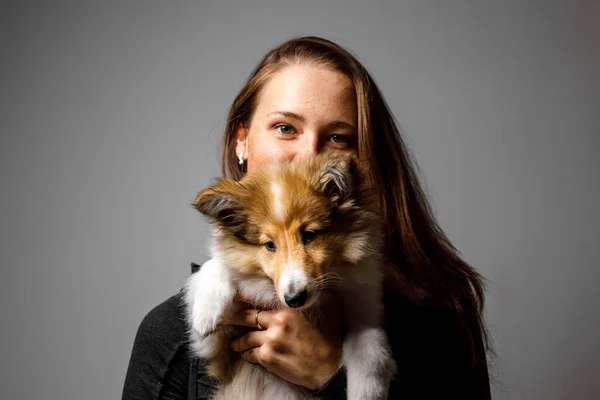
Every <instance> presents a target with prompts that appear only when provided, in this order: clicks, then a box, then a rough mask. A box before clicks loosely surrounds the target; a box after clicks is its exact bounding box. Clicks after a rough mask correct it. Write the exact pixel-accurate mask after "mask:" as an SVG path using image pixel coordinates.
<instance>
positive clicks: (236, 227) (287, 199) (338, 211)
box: [184, 154, 396, 400]
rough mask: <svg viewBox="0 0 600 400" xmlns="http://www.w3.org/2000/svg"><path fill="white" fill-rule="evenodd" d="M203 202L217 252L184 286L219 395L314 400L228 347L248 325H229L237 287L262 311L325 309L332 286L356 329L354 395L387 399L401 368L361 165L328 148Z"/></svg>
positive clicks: (196, 337)
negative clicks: (391, 340)
mask: <svg viewBox="0 0 600 400" xmlns="http://www.w3.org/2000/svg"><path fill="white" fill-rule="evenodd" d="M194 205H195V207H196V209H197V210H198V211H200V212H201V213H203V214H204V215H206V216H207V217H208V219H209V221H210V223H211V226H212V228H213V236H212V245H211V249H210V250H211V256H212V258H211V259H210V260H209V261H207V262H206V263H204V265H203V266H202V268H201V269H200V270H199V271H198V272H197V273H195V274H193V275H192V276H191V277H190V278H189V279H188V281H187V282H186V284H185V285H184V294H185V296H184V302H185V306H186V312H187V322H188V328H189V329H188V334H189V339H190V346H191V349H192V350H193V352H194V353H195V355H197V356H198V357H202V358H205V359H208V360H209V366H208V373H209V374H210V375H212V376H215V377H216V378H218V379H219V381H220V386H219V388H218V390H217V393H216V394H215V395H214V397H213V399H215V400H221V399H223V400H224V399H227V400H229V399H240V400H246V399H247V400H258V399H263V400H265V399H313V398H314V397H312V396H311V394H310V391H309V390H308V389H306V388H304V387H300V386H297V385H293V384H291V383H289V382H287V381H285V380H283V379H281V378H279V377H277V376H276V375H274V374H271V373H269V372H267V371H266V370H265V369H264V368H263V367H261V366H260V365H255V364H251V363H248V362H246V361H245V360H243V359H242V358H240V357H239V355H237V354H236V353H235V352H233V351H232V350H231V349H230V348H229V343H230V340H231V338H232V337H234V336H239V334H241V333H244V332H245V331H247V328H243V327H232V326H228V325H221V322H222V321H223V320H224V319H226V318H227V316H228V315H230V313H233V312H236V311H238V310H237V309H236V306H234V304H236V303H235V302H234V297H235V296H236V293H237V294H239V295H241V296H242V297H243V298H244V299H245V300H247V301H248V302H249V303H251V304H252V305H253V307H255V308H260V309H276V308H283V307H289V305H288V302H289V303H291V304H292V305H293V306H294V308H297V309H299V310H303V311H304V310H305V311H308V312H311V311H314V312H316V311H315V310H318V309H319V307H321V306H326V304H325V303H326V299H327V293H328V292H329V290H328V289H331V288H332V287H333V286H335V290H336V293H337V294H338V295H340V296H341V298H342V304H343V318H344V323H345V326H347V328H348V330H347V334H346V336H345V339H344V342H343V356H342V362H343V365H344V366H345V368H346V372H347V379H348V384H347V398H348V399H349V400H359V399H361V400H367V399H368V400H381V399H386V398H387V393H388V388H389V384H390V381H391V379H392V377H393V376H394V374H395V372H396V364H395V362H394V360H393V359H392V354H391V350H390V347H389V344H388V340H387V336H386V334H385V332H384V330H383V329H382V327H381V323H382V316H383V304H382V274H383V272H382V263H381V259H380V245H381V237H382V230H381V221H380V219H379V217H378V213H377V210H376V207H377V200H376V198H375V197H374V196H373V190H371V188H369V186H368V184H367V183H366V179H365V173H364V171H363V170H362V168H361V166H360V164H359V163H358V161H357V160H356V159H355V158H354V157H353V156H349V155H336V154H326V155H320V156H317V157H312V158H308V159H303V160H301V161H294V162H284V163H281V164H276V165H272V166H268V167H265V168H264V169H262V170H260V171H258V172H256V173H253V174H250V175H248V176H246V177H245V178H244V179H243V180H242V181H240V182H236V181H232V180H226V179H224V180H221V181H219V182H218V183H217V184H215V185H214V186H212V187H209V188H208V189H206V190H204V191H202V192H200V193H199V194H198V196H197V198H196V200H195V202H194ZM332 283H337V285H333V286H332ZM290 299H292V300H291V301H290ZM294 299H295V300H294ZM298 299H300V300H298ZM286 300H287V302H286Z"/></svg>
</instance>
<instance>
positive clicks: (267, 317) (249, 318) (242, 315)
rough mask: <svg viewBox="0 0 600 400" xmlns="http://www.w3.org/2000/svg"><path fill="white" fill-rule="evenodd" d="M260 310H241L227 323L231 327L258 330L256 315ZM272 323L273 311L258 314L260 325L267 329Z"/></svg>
mask: <svg viewBox="0 0 600 400" xmlns="http://www.w3.org/2000/svg"><path fill="white" fill-rule="evenodd" d="M258 311H259V310H256V309H247V310H240V311H238V312H236V313H234V314H233V315H232V316H231V317H230V318H229V320H228V321H227V323H228V324H230V325H241V326H248V327H250V328H256V329H258V326H257V325H256V313H257V312H258ZM270 322H271V311H260V312H259V313H258V323H259V324H260V325H261V326H262V327H263V328H265V329H267V328H268V327H269V324H270Z"/></svg>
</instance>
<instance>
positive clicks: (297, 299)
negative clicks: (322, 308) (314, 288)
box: [283, 289, 308, 308]
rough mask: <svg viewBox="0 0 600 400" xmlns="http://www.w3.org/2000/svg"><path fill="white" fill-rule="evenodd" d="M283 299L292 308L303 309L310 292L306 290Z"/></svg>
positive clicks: (287, 295)
mask: <svg viewBox="0 0 600 400" xmlns="http://www.w3.org/2000/svg"><path fill="white" fill-rule="evenodd" d="M283 298H284V299H285V302H286V303H287V305H288V306H290V307H292V308H298V307H302V306H303V305H304V303H306V299H307V298H308V290H306V289H304V290H302V291H300V292H296V293H292V294H286V295H285V296H283Z"/></svg>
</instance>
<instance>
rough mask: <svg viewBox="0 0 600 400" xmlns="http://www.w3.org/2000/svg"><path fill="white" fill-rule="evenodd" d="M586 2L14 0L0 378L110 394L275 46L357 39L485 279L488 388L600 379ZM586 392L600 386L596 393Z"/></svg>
mask: <svg viewBox="0 0 600 400" xmlns="http://www.w3.org/2000/svg"><path fill="white" fill-rule="evenodd" d="M599 16H600V14H599V7H598V3H597V2H585V1H564V2H557V1H494V2H490V1H404V2H392V1H387V2H383V1H372V2H370V3H367V2H361V3H360V4H359V3H358V2H356V3H355V4H353V3H352V2H347V1H341V0H339V1H335V2H328V3H325V4H321V2H316V1H302V2H301V1H285V2H284V1H275V0H273V1H253V2H248V1H244V2H242V1H238V2H231V1H219V2H217V1H210V2H209V1H207V2H195V3H192V2H167V1H160V2H158V1H154V2H132V1H119V2H108V1H99V2H95V3H87V2H82V1H73V2H70V3H69V2H64V1H54V2H43V1H39V2H30V1H13V2H10V1H9V2H6V1H3V2H2V3H1V6H0V51H1V53H0V58H1V61H0V72H1V74H0V84H1V90H0V106H1V107H0V132H1V138H2V139H1V142H0V187H1V191H2V192H1V193H2V196H1V198H0V217H1V220H0V221H1V224H0V233H1V239H2V240H1V241H0V246H1V247H0V250H1V251H0V257H1V258H0V262H1V266H2V275H1V278H0V296H1V298H0V300H1V301H0V310H1V311H0V312H1V321H2V328H1V335H2V336H1V341H0V343H1V346H2V348H1V350H2V367H1V369H2V371H1V376H0V391H1V394H0V397H1V398H2V399H33V398H40V397H42V398H45V399H73V400H75V399H88V400H94V399H98V400H100V399H114V398H119V397H120V394H121V390H122V385H123V379H124V376H125V371H126V368H127V363H128V360H129V356H130V351H131V346H132V343H133V339H134V336H135V332H136V329H137V327H138V324H139V323H140V321H141V320H142V318H143V316H144V315H145V314H146V313H147V312H148V311H149V310H150V309H151V308H153V307H154V306H156V305H157V304H159V303H160V302H162V301H163V300H165V299H166V298H168V297H169V296H171V295H173V294H175V293H176V292H177V291H178V289H179V287H180V285H181V284H182V282H183V280H184V279H185V278H186V277H187V276H188V274H189V272H190V271H189V263H190V262H191V261H200V260H202V259H203V253H204V245H205V242H206V238H207V236H206V234H207V231H206V224H205V223H204V221H203V220H202V218H201V216H200V215H199V214H197V213H196V212H195V211H193V210H192V209H191V207H190V206H189V204H190V203H191V201H192V200H193V198H194V196H195V194H196V192H197V191H198V190H199V189H201V188H203V187H205V186H206V185H208V184H209V183H210V182H211V179H212V178H214V177H216V176H218V175H219V168H218V158H217V145H218V143H219V140H220V137H221V133H222V130H223V126H224V120H225V118H226V113H227V109H228V106H229V104H230V102H231V101H232V100H233V97H234V96H235V94H236V93H237V91H238V90H239V88H240V87H241V85H242V83H243V81H244V79H245V78H246V77H247V76H248V74H249V73H250V71H251V70H252V68H253V67H254V66H255V65H256V63H257V62H258V60H259V59H260V57H261V56H262V55H263V54H264V53H265V52H266V51H267V50H268V49H269V48H271V46H273V45H275V44H277V43H280V42H282V41H284V40H286V39H288V38H291V37H292V36H295V35H300V34H315V35H322V36H325V37H327V38H330V39H332V40H335V41H337V42H338V43H340V44H341V45H343V46H346V47H348V48H349V49H350V50H351V51H352V52H353V53H354V54H356V55H357V57H358V58H359V59H360V60H361V61H362V62H363V63H364V64H365V65H366V67H367V68H368V69H369V70H370V71H371V72H372V74H373V76H374V77H375V80H376V81H377V82H378V83H379V85H380V86H381V88H382V90H383V93H384V95H385V96H386V98H387V100H388V102H389V104H390V106H391V108H392V110H393V111H394V113H395V115H396V117H397V119H398V121H400V123H401V125H402V126H403V128H404V129H405V132H406V138H407V141H408V143H409V145H410V147H411V148H412V149H413V151H414V153H415V155H416V157H417V161H418V163H419V165H420V167H421V168H422V172H423V176H424V179H425V182H426V187H427V190H428V192H429V194H430V195H431V197H432V199H433V203H434V207H435V210H436V211H437V213H438V215H439V218H440V222H441V225H442V227H443V228H444V229H445V231H446V232H447V233H448V234H449V236H450V238H451V240H452V241H453V243H454V244H455V245H456V246H457V247H458V249H459V250H460V251H461V252H462V253H463V255H464V257H465V259H466V260H467V261H468V262H469V263H471V264H472V265H474V266H475V267H476V268H477V269H478V270H479V271H480V272H481V273H482V274H484V275H485V276H486V277H487V278H488V279H489V280H490V286H489V291H488V303H487V319H488V323H489V327H490V328H491V330H492V333H493V336H494V340H495V345H496V349H497V352H498V358H497V359H496V360H494V363H493V365H492V374H493V376H494V389H493V390H494V397H495V398H497V399H519V398H527V399H592V398H594V396H597V393H598V392H599V391H600V366H599V364H600V361H599V358H600V341H599V340H598V337H599V336H600V333H599V326H600V312H599V311H598V307H597V306H598V300H597V294H598V286H599V284H600V274H599V272H598V269H599V268H598V267H599V265H598V264H599V263H598V258H597V254H596V250H597V247H598V239H599V235H598V233H597V229H598V228H597V227H598V223H599V222H600V220H599V213H598V211H597V204H598V203H599V202H600V190H599V185H598V182H599V179H598V178H599V176H598V175H599V173H598V167H599V162H598V158H597V156H596V153H597V152H598V145H599V144H600V96H599V94H598V93H599V92H598V90H599V88H600V87H599V86H600V85H599V79H598V75H596V73H595V71H596V70H598V68H600V63H599V58H598V54H599V45H600V40H599V37H600V36H599V33H600V30H599V29H598V28H597V21H598V17H599ZM596 398H597V397H596Z"/></svg>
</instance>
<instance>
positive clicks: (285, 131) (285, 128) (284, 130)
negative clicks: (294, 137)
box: [275, 124, 294, 135]
mask: <svg viewBox="0 0 600 400" xmlns="http://www.w3.org/2000/svg"><path fill="white" fill-rule="evenodd" d="M275 129H277V132H279V133H281V134H282V135H290V134H293V133H294V128H292V127H291V126H290V125H285V124H282V125H277V126H276V127H275Z"/></svg>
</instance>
